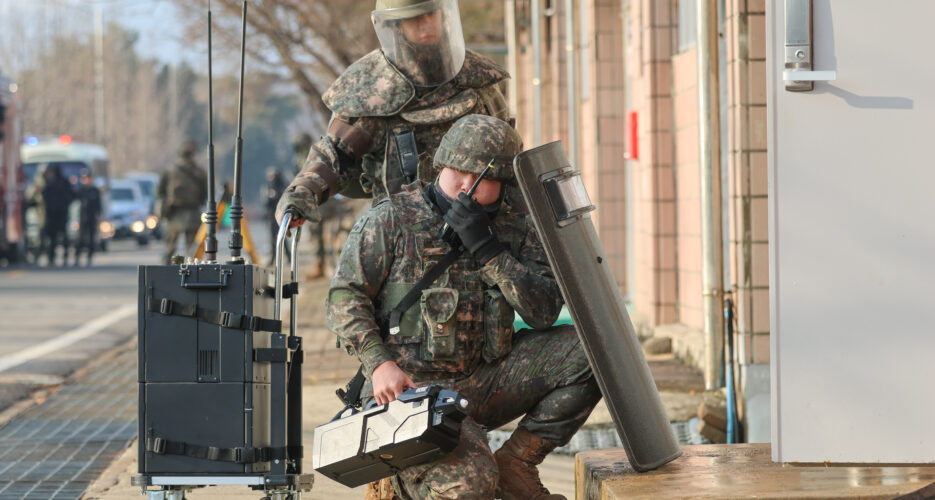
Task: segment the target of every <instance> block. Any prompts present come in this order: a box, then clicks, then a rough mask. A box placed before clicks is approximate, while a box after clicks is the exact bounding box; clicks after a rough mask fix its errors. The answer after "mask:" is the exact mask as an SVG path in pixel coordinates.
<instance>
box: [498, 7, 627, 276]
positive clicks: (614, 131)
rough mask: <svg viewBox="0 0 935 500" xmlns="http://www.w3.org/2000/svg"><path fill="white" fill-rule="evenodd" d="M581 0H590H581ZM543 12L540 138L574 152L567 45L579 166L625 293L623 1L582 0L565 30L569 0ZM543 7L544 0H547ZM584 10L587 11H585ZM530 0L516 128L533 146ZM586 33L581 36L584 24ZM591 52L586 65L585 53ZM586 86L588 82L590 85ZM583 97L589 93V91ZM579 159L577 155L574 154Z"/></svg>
mask: <svg viewBox="0 0 935 500" xmlns="http://www.w3.org/2000/svg"><path fill="white" fill-rule="evenodd" d="M580 1H584V2H586V4H585V5H584V6H583V8H582V6H581V5H580ZM550 5H551V6H552V7H554V11H553V12H552V13H551V15H549V16H545V15H543V17H542V19H541V23H542V24H541V30H540V31H541V34H542V39H541V40H542V42H541V43H542V45H541V49H540V50H541V58H542V59H541V65H542V76H541V91H542V108H541V124H542V141H541V142H542V144H545V143H548V142H552V141H556V140H561V141H562V142H563V143H564V145H565V150H566V152H567V153H568V154H569V155H570V154H571V147H570V143H569V133H568V130H569V115H568V81H567V80H568V77H567V64H568V61H567V59H568V57H567V55H568V52H567V51H566V50H565V47H566V43H568V42H569V41H570V42H571V43H572V44H573V46H574V50H573V56H574V59H573V61H572V62H573V63H574V64H575V65H576V71H575V74H576V83H577V86H578V91H577V95H578V98H577V99H576V106H577V120H578V165H577V167H578V168H580V169H581V171H582V174H583V178H584V181H585V185H586V187H587V188H588V193H589V194H590V196H591V198H592V202H593V203H594V204H595V205H596V206H597V207H598V209H597V211H595V212H594V213H593V215H592V216H593V219H594V223H595V227H596V228H597V231H598V234H599V235H600V237H601V241H602V243H603V246H604V251H605V258H606V259H607V261H608V262H609V263H610V265H611V267H612V269H613V272H614V275H615V277H616V279H617V282H618V285H619V286H620V287H621V289H622V290H621V291H622V292H623V293H626V290H625V283H626V264H627V256H626V235H627V227H626V220H627V217H626V215H627V214H626V197H625V195H626V192H627V191H626V185H625V182H624V168H625V165H624V159H623V138H624V115H625V112H626V110H625V109H624V106H623V95H624V94H623V81H624V80H623V37H622V33H623V29H622V24H621V19H620V1H619V0H576V1H575V2H574V5H575V8H576V10H575V12H572V16H573V18H574V26H575V31H574V33H573V36H572V37H571V39H570V40H569V39H568V37H566V33H565V31H566V15H568V13H567V12H566V11H565V7H566V6H565V2H564V1H562V0H555V1H553V2H552V3H551V4H550ZM543 6H545V3H543ZM582 13H584V17H582ZM529 14H530V5H529V1H528V0H520V1H518V2H517V16H516V17H517V24H518V27H517V43H518V57H517V66H518V67H517V72H516V73H517V74H516V75H514V78H516V79H517V87H518V89H517V90H518V91H517V98H518V99H517V102H518V117H517V118H518V120H517V128H518V130H519V132H520V134H521V135H522V137H523V139H524V142H525V145H526V147H527V148H531V147H534V146H538V145H539V144H534V135H533V130H534V122H533V120H534V116H535V114H534V109H533V92H534V86H533V74H534V73H533V46H532V39H531V36H532V35H531V27H530V18H529ZM582 29H583V30H584V34H585V36H584V37H582V36H581V30H582ZM583 59H586V61H585V64H582V60H583ZM585 86H586V88H584V87H585ZM583 96H584V97H583ZM570 159H571V160H572V161H574V159H573V158H570Z"/></svg>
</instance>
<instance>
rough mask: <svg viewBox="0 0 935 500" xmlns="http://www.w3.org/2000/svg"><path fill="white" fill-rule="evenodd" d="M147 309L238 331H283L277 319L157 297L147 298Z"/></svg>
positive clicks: (280, 322)
mask: <svg viewBox="0 0 935 500" xmlns="http://www.w3.org/2000/svg"><path fill="white" fill-rule="evenodd" d="M146 309H147V310H148V311H152V312H157V313H159V314H164V315H166V316H184V317H186V318H196V319H200V320H201V321H204V322H207V323H211V324H215V325H218V326H223V327H225V328H235V329H238V330H252V331H264V332H273V333H280V332H281V331H282V321H279V320H275V319H266V318H261V317H259V316H250V315H248V314H236V313H231V312H226V311H212V310H210V309H204V308H202V307H198V306H197V305H195V304H188V303H185V302H178V301H175V300H171V299H166V298H163V299H157V298H155V297H147V298H146Z"/></svg>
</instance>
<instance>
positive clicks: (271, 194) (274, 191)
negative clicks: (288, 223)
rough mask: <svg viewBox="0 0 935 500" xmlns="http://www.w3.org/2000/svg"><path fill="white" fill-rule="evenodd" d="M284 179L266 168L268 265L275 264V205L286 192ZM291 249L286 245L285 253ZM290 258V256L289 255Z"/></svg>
mask: <svg viewBox="0 0 935 500" xmlns="http://www.w3.org/2000/svg"><path fill="white" fill-rule="evenodd" d="M286 185H287V183H286V179H285V178H284V177H283V175H282V172H280V171H279V169H278V168H276V167H272V166H271V167H266V186H265V187H264V188H263V204H264V208H265V214H264V217H266V220H268V221H269V248H270V252H269V254H270V255H269V265H270V266H272V265H273V264H275V262H274V261H275V259H276V237H277V236H278V235H279V224H277V223H276V204H277V203H279V198H280V197H281V196H282V192H283V191H285V190H286ZM290 250H291V249H290V248H289V246H288V245H286V252H287V253H288V252H289V251H290ZM290 258H291V254H290Z"/></svg>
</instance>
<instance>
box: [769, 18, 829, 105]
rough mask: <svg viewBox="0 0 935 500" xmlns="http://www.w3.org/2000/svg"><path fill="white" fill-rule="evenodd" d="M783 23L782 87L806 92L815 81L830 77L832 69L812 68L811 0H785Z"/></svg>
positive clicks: (813, 85)
mask: <svg viewBox="0 0 935 500" xmlns="http://www.w3.org/2000/svg"><path fill="white" fill-rule="evenodd" d="M785 24H786V40H785V64H784V70H783V72H782V79H783V81H784V82H786V90H788V91H790V92H807V91H810V90H814V89H815V82H822V81H824V82H827V81H832V80H834V79H835V78H836V76H837V75H836V74H835V72H834V71H812V60H813V58H812V54H813V53H814V51H813V50H812V1H811V0H786V10H785Z"/></svg>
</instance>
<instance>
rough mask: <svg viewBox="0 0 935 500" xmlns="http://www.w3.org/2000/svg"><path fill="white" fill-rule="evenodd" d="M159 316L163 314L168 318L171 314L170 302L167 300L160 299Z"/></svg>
mask: <svg viewBox="0 0 935 500" xmlns="http://www.w3.org/2000/svg"><path fill="white" fill-rule="evenodd" d="M159 314H165V315H166V316H169V315H170V314H172V301H171V300H169V299H162V300H160V301H159Z"/></svg>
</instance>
